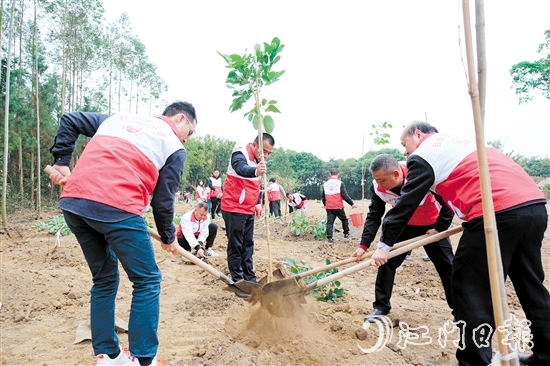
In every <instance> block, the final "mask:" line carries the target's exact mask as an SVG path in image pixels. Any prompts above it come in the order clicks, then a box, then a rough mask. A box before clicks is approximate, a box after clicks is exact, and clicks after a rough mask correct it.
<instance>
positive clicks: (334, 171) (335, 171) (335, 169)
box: [329, 168, 340, 175]
mask: <svg viewBox="0 0 550 366" xmlns="http://www.w3.org/2000/svg"><path fill="white" fill-rule="evenodd" d="M329 173H330V175H338V173H340V171H339V170H338V168H330V170H329Z"/></svg>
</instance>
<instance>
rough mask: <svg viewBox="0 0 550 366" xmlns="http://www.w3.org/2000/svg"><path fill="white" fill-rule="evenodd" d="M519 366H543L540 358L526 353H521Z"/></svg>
mask: <svg viewBox="0 0 550 366" xmlns="http://www.w3.org/2000/svg"><path fill="white" fill-rule="evenodd" d="M518 359H519V364H520V365H524V366H539V365H542V362H541V361H539V359H538V357H537V356H535V355H528V354H525V353H520V354H519V355H518Z"/></svg>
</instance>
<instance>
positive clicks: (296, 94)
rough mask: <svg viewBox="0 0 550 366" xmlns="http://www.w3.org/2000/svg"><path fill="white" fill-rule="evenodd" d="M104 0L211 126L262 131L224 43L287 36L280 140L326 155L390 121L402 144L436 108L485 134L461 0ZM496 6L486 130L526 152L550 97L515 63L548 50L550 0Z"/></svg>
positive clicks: (354, 153)
mask: <svg viewBox="0 0 550 366" xmlns="http://www.w3.org/2000/svg"><path fill="white" fill-rule="evenodd" d="M471 2H472V6H473V0H472V1H471ZM103 3H104V5H105V8H106V10H107V17H108V19H109V20H114V19H115V18H116V17H117V16H118V15H119V14H120V13H122V12H126V13H127V14H128V15H129V17H130V20H131V22H132V25H133V28H134V29H133V32H134V34H136V35H138V36H139V38H140V39H141V41H142V42H143V43H144V44H145V45H146V47H147V50H148V54H149V57H150V59H151V61H152V62H153V63H154V64H156V65H157V66H158V73H159V74H160V76H161V77H162V78H163V79H164V80H165V82H166V83H167V84H168V86H169V91H168V92H167V93H166V95H165V96H164V98H165V99H166V100H167V101H168V102H171V101H174V100H187V101H190V102H191V103H193V104H194V105H195V107H196V109H197V114H198V119H199V125H198V128H197V132H198V133H199V134H201V135H204V134H211V135H216V136H218V137H223V138H227V139H231V140H235V141H240V142H245V141H249V140H252V139H253V138H254V136H255V134H256V132H255V130H254V129H253V128H252V126H251V124H250V123H249V122H248V121H247V120H245V119H243V118H242V115H243V114H244V112H235V113H232V114H231V113H229V111H228V108H229V105H230V104H231V100H232V99H231V91H230V90H229V89H227V88H226V86H225V78H226V76H227V71H228V70H227V69H226V68H225V62H224V60H223V59H222V58H221V57H220V56H219V55H218V54H217V52H216V51H219V52H221V53H224V54H232V53H238V54H243V53H244V51H245V49H249V50H250V49H252V48H253V46H254V44H256V43H262V42H269V41H271V39H272V38H273V37H275V36H277V37H279V38H280V40H281V42H282V43H283V44H284V45H285V49H284V50H283V52H282V53H281V61H280V62H279V63H278V64H277V65H276V67H275V70H286V73H285V75H283V77H282V78H281V79H280V81H278V82H277V83H275V84H273V85H272V86H270V87H269V88H267V89H266V90H265V92H264V94H263V97H265V98H268V99H276V100H278V101H279V103H278V107H279V109H280V110H281V112H282V113H281V114H276V115H274V119H275V131H274V132H273V136H274V137H275V140H276V146H277V147H283V148H284V149H292V150H296V151H307V152H311V153H313V154H315V155H317V156H318V157H319V158H321V159H323V160H325V161H327V160H328V159H329V158H336V159H343V158H360V157H361V154H362V152H363V151H364V152H367V151H368V150H369V149H370V147H371V142H372V137H371V136H370V133H371V132H372V129H371V126H372V125H373V124H379V123H381V122H384V121H387V122H390V123H392V124H393V125H394V129H393V130H392V131H390V133H391V135H392V139H391V144H390V145H386V147H395V148H399V149H401V150H402V148H401V145H400V143H399V135H400V133H401V127H402V126H403V125H404V124H406V123H408V122H410V121H412V120H418V119H420V120H424V119H425V116H427V119H428V122H430V123H431V124H433V125H435V126H436V127H437V128H438V129H439V130H440V132H445V133H455V134H462V135H467V136H473V135H474V122H473V117H472V107H471V99H470V96H469V94H468V90H467V80H466V76H465V69H466V68H467V66H466V53H465V51H464V46H463V45H464V43H465V42H464V29H463V26H462V5H461V2H460V1H456V0H437V1H436V0H432V1H409V0H407V1H396V0H395V1H392V0H385V1H384V0H377V1H370V0H362V1H359V0H358V1H351V0H327V1H322V0H317V1H313V0H274V1H270V0H255V1H242V0H218V1H214V0H155V1H152V0H103ZM471 13H472V17H473V16H474V11H473V9H472V12H471ZM485 18H486V48H487V59H488V60H487V68H488V83H487V87H488V90H487V106H486V115H485V125H486V128H485V137H486V140H487V141H493V140H496V139H501V141H502V142H504V144H505V147H506V150H507V151H511V150H514V152H515V153H518V154H522V155H526V156H541V157H542V156H550V127H549V126H550V100H548V99H545V98H544V97H543V96H542V93H537V92H535V93H534V100H533V101H531V102H530V103H528V104H523V105H519V104H518V98H517V96H516V95H515V94H514V91H513V90H512V89H511V77H510V75H509V70H510V68H511V66H512V65H513V64H515V63H518V62H520V61H535V60H537V59H539V58H540V57H541V56H540V55H539V54H538V53H537V52H536V51H537V49H538V46H539V44H541V43H543V41H544V31H545V30H547V29H550V1H548V0H523V1H517V0H516V1H507V0H487V1H486V2H485ZM472 24H475V20H474V19H472ZM461 45H462V46H461ZM155 112H157V111H155ZM363 137H364V141H365V142H364V144H363ZM363 145H364V147H363Z"/></svg>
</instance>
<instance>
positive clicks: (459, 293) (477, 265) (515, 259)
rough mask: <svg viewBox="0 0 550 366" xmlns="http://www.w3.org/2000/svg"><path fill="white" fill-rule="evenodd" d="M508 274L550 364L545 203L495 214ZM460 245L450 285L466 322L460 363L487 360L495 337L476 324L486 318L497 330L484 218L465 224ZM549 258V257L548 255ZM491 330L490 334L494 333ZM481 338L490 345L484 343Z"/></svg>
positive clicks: (537, 349) (541, 355)
mask: <svg viewBox="0 0 550 366" xmlns="http://www.w3.org/2000/svg"><path fill="white" fill-rule="evenodd" d="M495 216H496V222H497V230H498V238H499V244H500V254H501V258H502V267H503V271H504V278H506V277H507V276H510V280H511V281H512V284H513V285H514V289H515V290H516V294H517V296H518V299H519V302H520V303H521V306H522V308H523V311H524V312H525V316H526V318H527V319H528V320H530V321H531V326H530V329H531V334H532V335H533V339H532V341H533V348H532V350H533V353H534V355H535V356H536V358H538V360H539V363H540V365H550V295H549V293H548V290H547V289H546V287H544V285H543V281H544V270H543V266H542V258H541V245H542V239H543V236H544V231H545V230H546V227H547V225H548V215H547V213H546V206H545V205H544V204H535V205H530V206H525V207H520V208H517V209H514V210H510V211H507V212H502V213H497V214H496V215H495ZM463 226H464V229H465V230H464V232H463V233H462V237H461V238H460V241H459V244H458V248H457V250H456V254H455V258H454V263H453V274H452V288H453V299H454V304H455V316H456V318H457V320H463V321H464V322H465V324H466V325H465V327H464V334H463V336H464V341H465V346H466V347H465V349H464V350H460V349H457V352H456V357H457V359H458V361H459V363H460V365H488V364H489V363H490V362H491V346H490V345H491V339H490V338H491V337H487V335H485V336H483V335H481V334H480V333H481V332H480V331H479V330H478V331H475V328H476V327H478V326H480V325H482V324H487V325H489V326H490V327H491V329H492V330H493V331H494V330H495V323H494V320H493V307H492V302H491V289H490V285H489V271H488V268H487V252H486V247H485V231H484V228H483V219H481V218H480V219H475V220H471V221H469V222H467V223H464V224H463ZM545 260H547V259H545ZM491 336H492V334H491ZM474 338H475V340H476V341H477V344H478V345H483V340H487V338H489V339H488V340H487V343H488V345H489V346H487V347H480V346H478V345H476V342H475V341H474Z"/></svg>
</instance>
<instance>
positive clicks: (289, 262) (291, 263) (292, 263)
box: [285, 258, 296, 267]
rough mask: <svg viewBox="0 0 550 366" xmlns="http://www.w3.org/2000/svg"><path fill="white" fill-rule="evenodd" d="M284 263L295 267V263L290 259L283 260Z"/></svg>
mask: <svg viewBox="0 0 550 366" xmlns="http://www.w3.org/2000/svg"><path fill="white" fill-rule="evenodd" d="M285 262H287V263H288V264H290V266H291V267H296V261H295V260H294V259H292V258H285Z"/></svg>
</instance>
